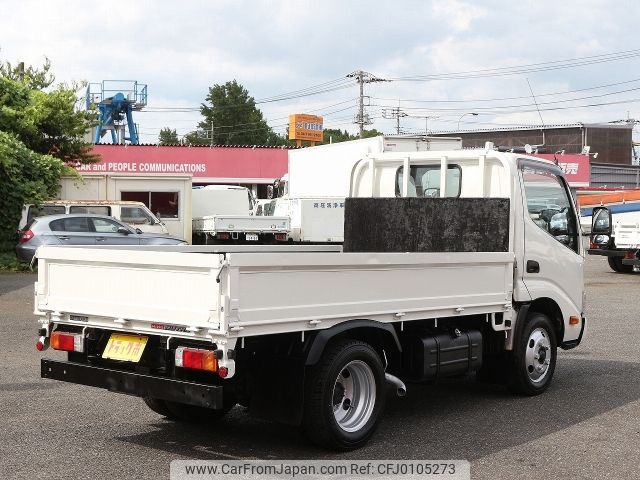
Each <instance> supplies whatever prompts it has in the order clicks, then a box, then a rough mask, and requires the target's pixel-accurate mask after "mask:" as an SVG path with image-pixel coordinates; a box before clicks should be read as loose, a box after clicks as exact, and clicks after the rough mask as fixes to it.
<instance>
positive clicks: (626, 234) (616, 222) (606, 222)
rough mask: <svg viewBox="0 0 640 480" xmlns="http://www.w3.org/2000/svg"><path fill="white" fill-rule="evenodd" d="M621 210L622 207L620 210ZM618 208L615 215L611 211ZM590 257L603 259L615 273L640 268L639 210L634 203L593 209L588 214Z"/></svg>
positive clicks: (588, 251)
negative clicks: (589, 214) (605, 259)
mask: <svg viewBox="0 0 640 480" xmlns="http://www.w3.org/2000/svg"><path fill="white" fill-rule="evenodd" d="M621 207H622V208H621ZM616 208H619V209H620V210H618V212H616V213H612V210H614V212H615V209H616ZM591 218H592V223H591V237H590V248H589V249H588V250H587V253H589V254H590V255H601V256H605V257H607V262H608V263H609V267H610V268H611V269H612V270H613V271H614V272H618V273H632V272H634V271H635V270H637V269H638V268H640V210H639V209H638V202H631V203H630V204H629V205H622V206H617V207H594V208H593V211H592V216H591Z"/></svg>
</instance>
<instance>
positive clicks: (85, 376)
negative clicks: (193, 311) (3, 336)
mask: <svg viewBox="0 0 640 480" xmlns="http://www.w3.org/2000/svg"><path fill="white" fill-rule="evenodd" d="M40 368H41V376H42V378H49V379H52V380H60V381H62V382H69V383H77V384H79V385H87V386H90V387H97V388H104V389H106V390H109V391H111V392H118V393H126V394H128V395H135V396H138V397H152V398H159V399H162V400H169V401H172V402H179V403H186V404H188V405H195V406H198V407H207V408H214V409H220V408H222V387H221V386H216V385H205V384H201V383H195V382H187V381H185V380H176V379H173V378H165V377H158V376H153V375H144V374H140V373H134V372H124V371H121V370H114V369H110V368H104V367H97V366H94V365H86V364H83V363H75V362H64V361H58V360H49V359H46V358H43V359H42V360H41V361H40Z"/></svg>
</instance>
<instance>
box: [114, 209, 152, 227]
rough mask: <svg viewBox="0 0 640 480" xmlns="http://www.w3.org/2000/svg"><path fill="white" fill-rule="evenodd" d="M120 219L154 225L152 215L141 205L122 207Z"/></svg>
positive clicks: (126, 221)
mask: <svg viewBox="0 0 640 480" xmlns="http://www.w3.org/2000/svg"><path fill="white" fill-rule="evenodd" d="M120 220H122V221H123V222H125V223H130V224H135V225H153V223H154V222H153V221H152V220H151V216H150V215H149V214H148V213H147V212H146V211H144V210H143V209H142V208H140V207H125V206H122V207H120Z"/></svg>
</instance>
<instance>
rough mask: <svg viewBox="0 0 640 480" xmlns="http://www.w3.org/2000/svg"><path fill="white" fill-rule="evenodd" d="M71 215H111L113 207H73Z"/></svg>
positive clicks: (70, 211) (70, 210)
mask: <svg viewBox="0 0 640 480" xmlns="http://www.w3.org/2000/svg"><path fill="white" fill-rule="evenodd" d="M69 213H88V214H91V215H107V216H109V215H111V207H108V206H106V205H72V206H70V207H69Z"/></svg>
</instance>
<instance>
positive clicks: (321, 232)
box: [273, 136, 462, 243]
mask: <svg viewBox="0 0 640 480" xmlns="http://www.w3.org/2000/svg"><path fill="white" fill-rule="evenodd" d="M461 148H462V140H461V139H460V138H447V137H433V138H431V137H420V136H411V137H396V136H379V137H372V138H365V139H362V140H353V141H349V142H341V143H335V144H330V145H320V146H318V147H309V148H303V149H298V150H290V151H289V173H288V175H287V177H286V178H283V179H282V181H281V182H280V188H279V190H280V192H283V195H282V196H281V197H280V198H277V199H276V203H275V208H274V213H273V215H288V216H289V217H290V218H291V235H290V236H291V240H292V241H293V242H295V243H341V242H342V241H343V238H344V233H343V230H344V199H345V197H347V196H348V195H349V188H350V181H351V175H352V173H353V169H354V167H355V165H356V163H357V162H358V161H360V160H362V159H365V158H367V157H368V156H372V155H380V154H382V153H401V152H406V153H411V152H414V153H415V152H429V151H436V150H459V149H461ZM434 181H436V182H439V177H437V178H434ZM437 186H438V187H439V184H438V185H437ZM421 188H422V185H420V186H418V189H419V192H413V196H416V195H417V194H418V193H420V196H422V190H421ZM432 193H437V191H436V190H434V189H432ZM396 194H398V195H399V192H396V193H392V194H391V195H396ZM409 196H412V195H411V192H410V195H409Z"/></svg>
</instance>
